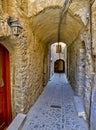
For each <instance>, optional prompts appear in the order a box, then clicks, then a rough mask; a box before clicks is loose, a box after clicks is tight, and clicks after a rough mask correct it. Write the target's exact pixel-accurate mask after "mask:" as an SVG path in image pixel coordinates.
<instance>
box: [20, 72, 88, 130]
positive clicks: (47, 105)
mask: <svg viewBox="0 0 96 130" xmlns="http://www.w3.org/2000/svg"><path fill="white" fill-rule="evenodd" d="M22 130H88V125H87V122H85V121H84V120H83V119H82V118H79V117H78V116H77V113H76V109H75V105H74V92H73V90H72V89H71V86H70V84H69V83H68V81H67V78H66V76H65V75H64V74H54V75H53V77H52V78H51V79H50V80H49V82H48V84H47V86H46V87H45V89H44V91H43V93H42V94H41V95H40V97H39V99H38V100H37V102H36V103H35V104H34V105H33V106H32V108H31V109H30V111H29V113H28V115H27V119H26V122H25V124H24V126H23V128H22Z"/></svg>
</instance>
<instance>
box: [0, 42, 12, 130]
mask: <svg viewBox="0 0 96 130" xmlns="http://www.w3.org/2000/svg"><path fill="white" fill-rule="evenodd" d="M11 119H12V111H11V90H10V61H9V52H8V50H7V49H6V48H5V47H4V46H2V45H1V44H0V130H3V129H4V128H5V127H6V126H7V125H9V123H10V122H11Z"/></svg>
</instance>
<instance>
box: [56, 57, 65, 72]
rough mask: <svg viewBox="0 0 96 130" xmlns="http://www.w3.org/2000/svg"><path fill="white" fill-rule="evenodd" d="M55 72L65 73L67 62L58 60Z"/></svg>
mask: <svg viewBox="0 0 96 130" xmlns="http://www.w3.org/2000/svg"><path fill="white" fill-rule="evenodd" d="M54 72H55V73H64V72H65V61H64V60H62V59H58V60H56V61H55V62H54Z"/></svg>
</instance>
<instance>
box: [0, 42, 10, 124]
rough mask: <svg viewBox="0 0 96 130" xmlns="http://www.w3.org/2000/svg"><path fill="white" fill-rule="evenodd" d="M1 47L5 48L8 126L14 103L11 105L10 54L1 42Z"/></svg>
mask: <svg viewBox="0 0 96 130" xmlns="http://www.w3.org/2000/svg"><path fill="white" fill-rule="evenodd" d="M0 47H1V48H2V49H3V50H4V56H3V57H4V60H5V62H4V66H3V67H4V69H5V77H4V78H5V79H4V80H5V87H6V89H5V95H6V97H5V98H6V107H7V109H6V116H7V117H6V125H7V126H8V125H9V124H10V122H11V121H12V105H11V87H10V56H9V51H8V50H7V49H6V48H5V47H4V46H3V45H2V44H0Z"/></svg>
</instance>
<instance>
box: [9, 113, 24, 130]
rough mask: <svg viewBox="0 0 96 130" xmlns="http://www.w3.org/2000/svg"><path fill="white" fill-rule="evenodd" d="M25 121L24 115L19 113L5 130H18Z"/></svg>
mask: <svg viewBox="0 0 96 130" xmlns="http://www.w3.org/2000/svg"><path fill="white" fill-rule="evenodd" d="M25 119H26V115H25V114H22V113H19V114H18V115H17V116H16V117H15V119H14V120H13V121H12V123H11V124H10V125H9V127H8V128H7V130H20V129H21V127H22V126H23V124H24V121H25Z"/></svg>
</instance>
